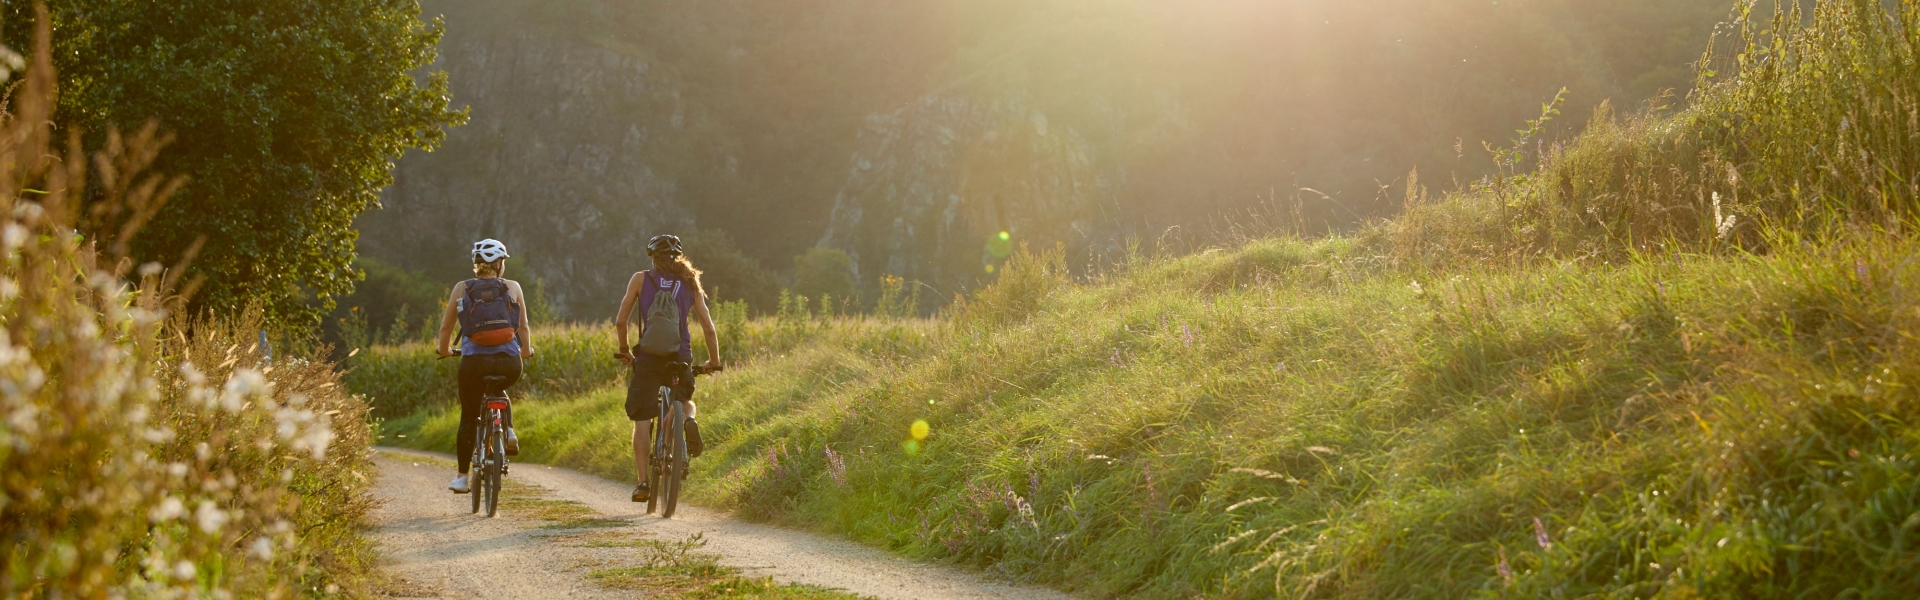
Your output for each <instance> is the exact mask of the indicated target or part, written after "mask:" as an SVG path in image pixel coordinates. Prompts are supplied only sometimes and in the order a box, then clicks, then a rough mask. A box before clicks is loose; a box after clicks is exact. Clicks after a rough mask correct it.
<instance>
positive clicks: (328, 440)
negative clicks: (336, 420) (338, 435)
mask: <svg viewBox="0 0 1920 600" xmlns="http://www.w3.org/2000/svg"><path fill="white" fill-rule="evenodd" d="M302 441H303V442H305V445H306V446H307V449H308V450H312V451H313V459H314V460H320V459H323V458H326V457H327V446H328V445H329V444H332V443H333V428H332V427H329V426H327V424H325V423H320V424H316V425H314V426H313V427H311V428H309V429H307V437H306V438H305V439H304V440H302Z"/></svg>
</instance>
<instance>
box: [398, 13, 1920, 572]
mask: <svg viewBox="0 0 1920 600" xmlns="http://www.w3.org/2000/svg"><path fill="white" fill-rule="evenodd" d="M1889 6H1892V7H1893V10H1894V12H1883V11H1881V9H1880V8H1879V5H1876V4H1875V3H1873V2H1871V1H1870V0H1836V1H1835V2H1825V3H1821V4H1820V5H1819V9H1818V12H1817V13H1816V14H1814V15H1811V16H1810V17H1809V18H1805V19H1802V18H1800V17H1799V16H1797V15H1788V16H1785V17H1783V18H1780V19H1776V20H1775V21H1774V23H1775V24H1774V26H1773V27H1772V28H1771V29H1765V28H1755V27H1748V28H1746V29H1744V30H1742V31H1743V32H1744V33H1743V35H1744V36H1745V37H1743V38H1742V40H1741V41H1743V42H1745V41H1750V42H1752V45H1749V46H1746V47H1745V51H1744V52H1743V53H1742V54H1743V56H1742V57H1741V58H1740V59H1739V61H1738V62H1739V65H1738V70H1737V71H1735V72H1730V73H1724V74H1718V75H1715V76H1714V77H1708V78H1706V81H1705V84H1706V85H1704V86H1703V88H1702V90H1701V91H1700V92H1699V93H1697V94H1696V96H1695V97H1694V98H1692V99H1691V103H1690V104H1689V106H1688V107H1687V108H1685V109H1683V110H1681V111H1679V112H1677V113H1675V114H1673V115H1671V116H1660V115H1657V114H1647V115H1643V116H1640V117H1636V118H1633V119H1629V120H1626V121H1624V122H1621V121H1616V120H1615V119H1614V118H1613V117H1612V116H1611V115H1607V114H1603V115H1600V116H1599V117H1598V118H1596V119H1595V122H1594V124H1593V125H1592V126H1590V128H1589V129H1588V132H1587V133H1586V134H1585V135H1583V136H1581V137H1580V138H1578V139H1576V140H1572V141H1570V142H1568V143H1567V144H1565V145H1561V144H1555V145H1553V146H1552V147H1551V149H1549V147H1548V146H1547V145H1546V144H1539V145H1534V144H1532V143H1530V142H1529V141H1528V140H1523V142H1526V143H1522V144H1517V145H1516V148H1517V149H1518V151H1517V152H1515V153H1511V154H1508V155H1506V156H1508V157H1509V158H1507V159H1503V160H1506V164H1507V165H1508V167H1509V168H1512V169H1514V171H1513V172H1509V173H1503V174H1502V176H1501V177H1499V178H1497V179H1489V180H1488V181H1487V182H1484V183H1482V184H1477V185H1474V186H1472V187H1470V188H1469V189H1466V190H1461V191H1459V192H1456V193H1453V194H1450V195H1446V196H1445V197H1443V198H1441V199H1440V200H1437V201H1433V202H1428V201H1427V195H1426V194H1425V193H1424V191H1422V190H1420V189H1419V188H1418V187H1417V184H1415V185H1410V186H1409V191H1408V198H1409V201H1410V205H1409V209H1408V211H1407V212H1406V214H1405V215H1403V216H1402V217H1401V218H1400V219H1398V220H1396V221H1394V222H1392V223H1386V224H1381V225H1378V226H1375V227H1372V228H1370V229H1367V230H1365V231H1363V232H1360V233H1359V234H1357V235H1355V236H1353V237H1350V238H1335V239H1329V240H1322V241H1313V242H1309V241H1301V240H1292V239H1261V240H1251V241H1249V242H1247V243H1244V244H1241V245H1237V246H1234V247H1228V248H1221V249H1218V250H1212V251H1208V252H1204V253H1201V254H1197V255H1191V256H1183V257H1156V258H1149V257H1143V256H1138V255H1136V256H1131V257H1129V258H1128V259H1127V260H1126V261H1125V263H1124V264H1122V265H1118V266H1116V267H1115V268H1113V269H1112V270H1110V271H1108V272H1101V273H1092V274H1087V273H1082V274H1079V275H1078V276H1071V277H1070V276H1069V275H1068V274H1067V273H1066V269H1065V268H1064V264H1063V263H1064V261H1063V260H1062V259H1061V257H1060V256H1059V255H1057V254H1042V255H1039V256H1035V255H1031V254H1022V255H1020V256H1019V257H1017V258H1016V259H1015V260H1014V261H1013V262H1012V263H1010V264H1009V265H1007V268H1005V269H1003V270H1001V272H1000V274H999V276H998V280H997V281H996V282H995V283H994V284H993V285H992V286H990V287H987V288H985V289H982V290H980V291H978V292H976V293H975V294H974V295H973V296H972V297H971V298H969V299H967V300H966V301H964V302H960V303H958V304H956V305H955V306H953V307H952V308H950V309H949V310H948V311H947V312H946V313H945V314H943V315H942V316H941V318H939V319H936V320H931V321H879V320H871V319H837V320H826V321H819V320H814V321H808V323H811V325H808V326H807V327H806V328H804V329H802V330H797V333H791V335H789V336H788V337H783V338H780V339H782V340H783V342H782V343H781V344H780V345H761V346H755V347H754V348H757V349H760V351H751V352H748V353H747V357H748V358H747V360H745V361H744V362H743V363H742V364H741V365H740V366H739V367H738V368H735V369H733V370H731V371H729V372H728V373H726V374H724V375H722V376H720V377H717V378H714V379H712V380H708V381H704V382H703V385H702V388H701V390H702V391H701V395H700V400H701V411H702V413H701V414H702V417H701V424H702V430H703V432H704V433H706V436H707V438H708V440H709V443H708V446H709V450H708V455H707V456H706V457H703V458H701V459H699V460H698V461H696V463H695V464H696V471H697V472H696V477H695V478H694V479H692V480H691V482H690V485H689V492H690V493H691V494H692V495H693V498H694V499H695V500H696V501H699V502H702V503H707V504H712V505H717V506H721V507H726V508H731V509H734V510H736V511H738V513H739V514H741V515H743V516H746V517H749V518H755V519H764V520H769V521H774V522H779V523H783V524H788V525H793V526H798V527H806V528H811V529H815V530H820V531H826V532H832V533H837V534H841V535H845V536H848V537H851V538H853V539H857V540H860V541H863V542H866V543H869V544H873V545H876V546H881V547H885V548H888V549H891V550H893V551H896V552H899V553H902V554H905V555H908V556H913V557H918V558H929V559H938V560H944V561H950V562H953V563H958V564H963V565H969V566H974V567H978V568H981V569H985V570H988V571H990V572H992V573H995V574H1000V575H1004V576H1007V577H1011V578H1015V579H1022V580H1029V581H1035V582H1040V583H1045V584H1049V585H1054V586H1057V587H1061V588H1064V589H1068V590H1073V591H1078V592H1082V593H1085V594H1088V595H1093V596H1129V597H1147V598H1188V597H1193V596H1195V595H1210V596H1220V597H1235V598H1239V597H1245V598H1266V597H1288V598H1297V597H1346V598H1373V597H1402V596H1413V597H1441V598H1454V597H1467V596H1493V597H1605V598H1629V597H1652V596H1660V597H1670V598H1683V597H1692V596H1707V597H1789V596H1790V597H1889V598H1899V597H1914V596H1916V595H1920V461H1917V460H1916V457H1915V455H1916V450H1920V426H1917V425H1920V395H1916V392H1915V390H1914V388H1913V385H1914V382H1915V381H1916V380H1920V352H1917V350H1920V348H1916V340H1920V337H1916V336H1920V287H1917V286H1920V242H1916V241H1915V240H1916V239H1920V238H1916V237H1915V234H1914V231H1915V230H1914V218H1915V215H1916V209H1915V206H1916V205H1920V187H1915V186H1916V184H1915V183H1914V181H1913V180H1912V178H1913V175H1912V174H1913V173H1915V172H1916V165H1920V129H1915V127H1917V126H1916V125H1914V123H1920V121H1915V120H1914V118H1913V116H1912V115H1914V114H1920V104H1916V103H1917V102H1920V88H1916V87H1915V86H1916V83H1915V82H1920V73H1916V71H1915V69H1916V66H1915V65H1920V53H1916V51H1915V49H1916V47H1920V33H1917V32H1920V2H1916V1H1914V0H1903V1H1901V2H1897V3H1890V4H1889ZM1747 22H1749V23H1760V22H1764V19H1754V20H1750V21H1747ZM1889 24H1892V25H1889ZM1843 122H1844V123H1845V125H1844V126H1843V125H1842V123H1843ZM1528 146H1532V148H1531V149H1529V148H1528ZM1522 159H1524V162H1525V164H1527V165H1529V166H1532V167H1533V168H1530V169H1526V170H1525V172H1519V171H1521V169H1520V168H1519V165H1521V164H1523V161H1522ZM1716 195H1717V196H1718V197H1720V198H1721V200H1720V202H1719V205H1718V207H1717V208H1716V207H1715V206H1713V204H1712V199H1713V198H1714V197H1716ZM1729 215H1731V216H1732V217H1737V218H1730V217H1729ZM794 322H795V319H792V318H790V317H783V318H779V319H763V320H755V321H752V322H747V323H740V324H737V327H739V328H741V329H742V330H745V331H749V332H756V331H771V330H774V329H775V328H776V327H788V328H791V327H793V325H792V324H793V323H794ZM752 335H758V334H749V336H750V337H751V336H752ZM621 397H622V392H621V391H620V389H619V388H618V387H617V384H612V386H611V387H603V388H600V389H598V390H596V391H591V392H585V393H581V394H577V395H572V396H568V397H566V398H564V399H554V400H552V401H549V402H540V403H529V404H527V405H524V408H523V410H524V412H522V413H520V414H521V415H523V416H521V417H520V421H521V423H522V424H523V425H522V431H523V433H522V438H523V439H525V440H529V442H528V447H529V448H530V449H531V450H530V456H529V457H530V458H532V459H534V460H538V461H546V462H553V463H555V464H564V465H569V466H574V467H578V468H582V469H585V470H588V471H592V472H596V473H600V474H603V475H608V476H611V477H618V478H629V477H631V476H632V473H631V468H632V467H631V466H630V464H629V460H630V459H629V458H628V452H629V450H630V449H629V448H628V446H627V444H626V440H627V439H628V433H627V429H626V428H627V424H626V422H625V420H624V419H623V418H622V415H621V414H620V412H619V410H620V409H619V404H620V399H621ZM922 420H924V421H925V422H927V423H928V425H929V430H930V434H929V435H928V436H927V437H926V438H925V439H924V440H915V439H912V436H911V434H910V432H911V431H912V427H913V424H914V423H915V422H916V421H922ZM450 421H451V418H450V417H448V416H447V415H446V414H444V413H426V414H420V415H415V416H412V417H409V418H407V419H404V420H400V421H395V422H392V423H391V425H392V430H393V431H396V432H404V433H410V434H411V437H409V438H407V440H406V441H407V442H408V443H411V444H415V445H420V446H422V447H444V446H447V445H450V444H451V439H452V428H451V427H452V424H451V422H450Z"/></svg>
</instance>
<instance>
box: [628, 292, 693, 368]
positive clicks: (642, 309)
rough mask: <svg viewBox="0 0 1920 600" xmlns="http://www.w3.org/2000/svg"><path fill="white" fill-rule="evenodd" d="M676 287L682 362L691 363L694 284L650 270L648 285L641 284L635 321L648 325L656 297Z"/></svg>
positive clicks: (639, 354)
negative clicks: (690, 316) (689, 319)
mask: <svg viewBox="0 0 1920 600" xmlns="http://www.w3.org/2000/svg"><path fill="white" fill-rule="evenodd" d="M676 289H677V290H678V293H679V295H678V296H677V297H675V300H676V302H674V303H675V304H678V305H680V362H686V363H690V362H693V331H692V330H690V329H688V328H687V316H688V315H691V314H693V301H694V300H695V298H694V293H693V287H692V286H688V285H686V282H684V281H681V280H680V278H679V277H674V276H672V275H661V274H658V273H654V272H652V271H648V272H647V281H646V285H642V286H640V305H639V306H636V307H634V308H635V309H637V310H638V311H639V312H637V313H636V314H635V315H634V316H635V317H636V318H635V319H634V321H635V322H637V323H639V324H640V326H641V327H642V328H644V327H646V326H647V311H649V310H652V309H653V299H654V297H655V296H657V295H659V294H660V293H662V292H665V293H667V294H669V295H672V294H674V293H675V290H676ZM642 333H645V332H644V331H643V332H642ZM645 354H646V353H644V352H639V353H635V356H642V355H645Z"/></svg>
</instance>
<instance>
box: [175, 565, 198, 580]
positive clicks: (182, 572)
mask: <svg viewBox="0 0 1920 600" xmlns="http://www.w3.org/2000/svg"><path fill="white" fill-rule="evenodd" d="M196 572H197V570H196V569H194V568H193V561H187V560H183V561H180V562H177V563H173V578H174V579H178V580H181V581H189V580H192V579H193V575H194V573H196Z"/></svg>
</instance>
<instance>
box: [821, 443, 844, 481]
mask: <svg viewBox="0 0 1920 600" xmlns="http://www.w3.org/2000/svg"><path fill="white" fill-rule="evenodd" d="M826 452H827V475H828V476H831V477H833V483H834V485H838V486H842V487H845V486H846V485H847V461H846V460H845V459H842V458H841V457H840V455H839V454H836V453H834V451H833V448H826Z"/></svg>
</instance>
